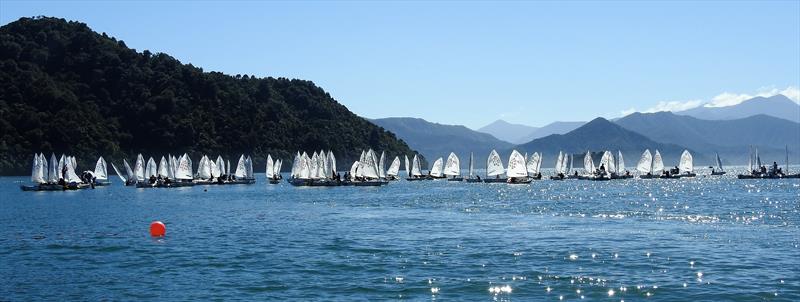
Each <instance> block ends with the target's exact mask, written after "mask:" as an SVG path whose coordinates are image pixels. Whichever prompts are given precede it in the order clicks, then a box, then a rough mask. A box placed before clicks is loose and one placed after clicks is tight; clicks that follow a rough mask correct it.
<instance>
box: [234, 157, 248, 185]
mask: <svg viewBox="0 0 800 302" xmlns="http://www.w3.org/2000/svg"><path fill="white" fill-rule="evenodd" d="M245 165H246V164H245V161H244V154H242V155H241V156H239V162H238V163H237V164H236V172H234V174H233V175H235V176H236V178H239V179H243V178H245V177H247V167H245Z"/></svg>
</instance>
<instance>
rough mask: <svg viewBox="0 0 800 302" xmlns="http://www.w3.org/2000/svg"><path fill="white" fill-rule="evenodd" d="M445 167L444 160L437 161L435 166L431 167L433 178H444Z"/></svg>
mask: <svg viewBox="0 0 800 302" xmlns="http://www.w3.org/2000/svg"><path fill="white" fill-rule="evenodd" d="M443 166H444V160H443V159H442V158H441V157H439V158H437V159H436V161H434V162H433V166H431V176H433V177H442V168H443Z"/></svg>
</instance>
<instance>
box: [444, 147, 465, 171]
mask: <svg viewBox="0 0 800 302" xmlns="http://www.w3.org/2000/svg"><path fill="white" fill-rule="evenodd" d="M444 175H447V176H458V175H461V161H460V160H458V156H456V154H455V153H453V152H450V155H448V156H447V163H446V164H445V165H444Z"/></svg>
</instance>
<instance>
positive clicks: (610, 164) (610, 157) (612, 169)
mask: <svg viewBox="0 0 800 302" xmlns="http://www.w3.org/2000/svg"><path fill="white" fill-rule="evenodd" d="M606 152H607V153H608V165H607V166H606V171H608V173H614V172H615V171H617V167H616V164H614V153H611V151H606Z"/></svg>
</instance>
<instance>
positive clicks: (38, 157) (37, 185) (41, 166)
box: [19, 154, 77, 191]
mask: <svg viewBox="0 0 800 302" xmlns="http://www.w3.org/2000/svg"><path fill="white" fill-rule="evenodd" d="M54 157H55V155H53V156H52V157H51V161H50V165H49V166H48V164H47V159H46V158H45V157H44V154H34V155H33V165H32V166H31V182H32V183H33V185H20V187H19V188H20V189H21V190H22V191H62V190H66V189H68V188H67V186H66V184H63V185H62V184H58V180H59V179H61V177H60V176H59V174H60V171H61V169H59V167H58V163H55V167H53V164H54V163H53V160H52V159H55V158H54ZM48 167H49V168H48ZM53 168H55V170H54V169H53ZM54 178H55V179H56V181H54V182H53V181H51V180H53V179H54ZM74 188H75V189H77V187H74Z"/></svg>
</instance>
